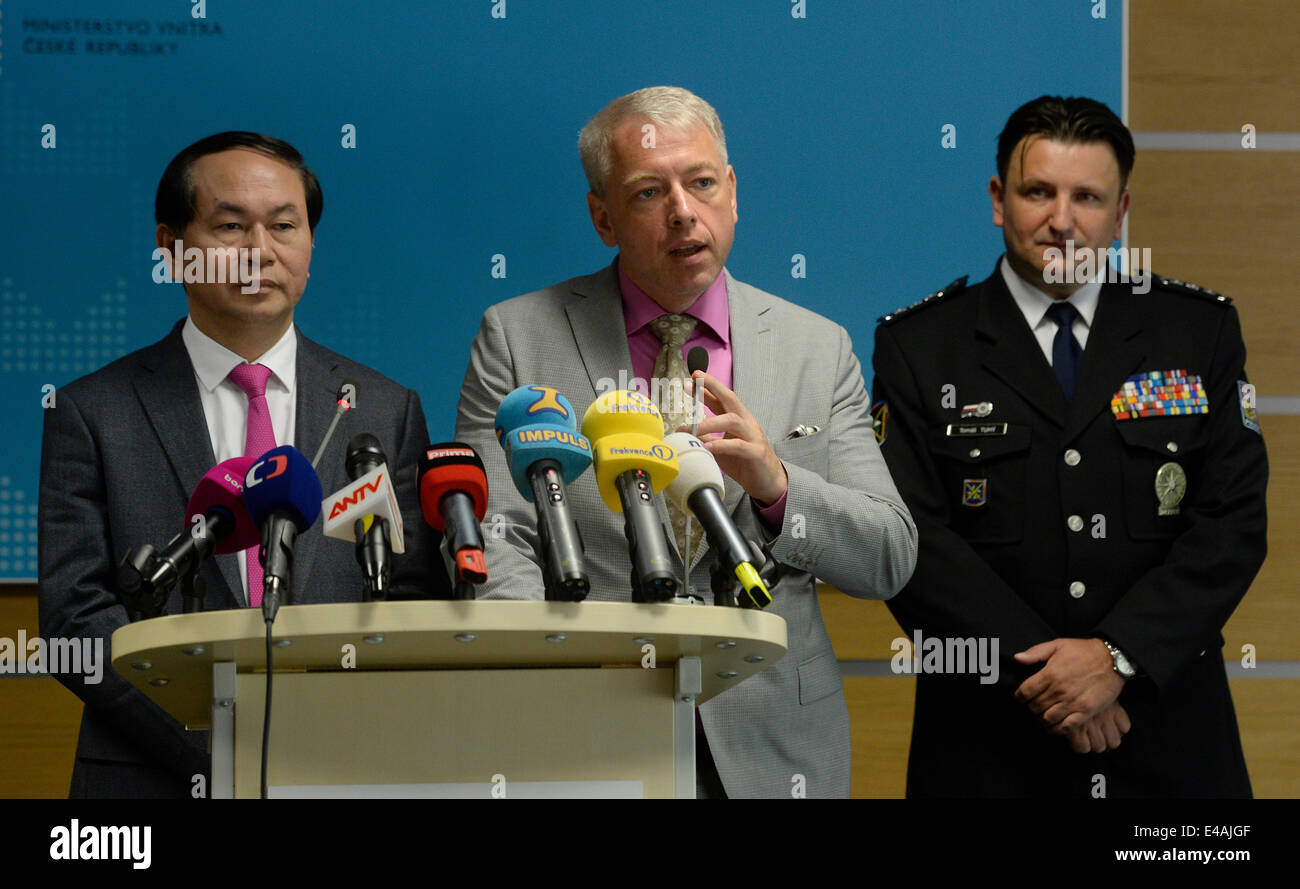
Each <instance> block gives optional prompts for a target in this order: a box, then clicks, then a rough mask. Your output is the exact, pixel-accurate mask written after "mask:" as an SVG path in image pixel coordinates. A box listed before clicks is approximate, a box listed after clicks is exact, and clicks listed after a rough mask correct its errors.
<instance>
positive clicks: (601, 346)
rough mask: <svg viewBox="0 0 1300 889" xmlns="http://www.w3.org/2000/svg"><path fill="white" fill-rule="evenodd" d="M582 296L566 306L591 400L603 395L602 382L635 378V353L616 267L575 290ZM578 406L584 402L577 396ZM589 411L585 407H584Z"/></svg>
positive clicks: (610, 268)
mask: <svg viewBox="0 0 1300 889" xmlns="http://www.w3.org/2000/svg"><path fill="white" fill-rule="evenodd" d="M574 293H575V294H576V295H577V296H579V297H580V298H579V299H576V300H574V301H572V302H570V303H569V304H568V305H567V306H565V313H566V314H567V315H568V317H569V327H570V328H571V329H572V331H573V341H574V342H575V343H576V344H577V347H578V355H579V357H580V358H581V359H582V364H583V367H584V368H585V369H586V371H587V377H588V379H589V380H590V381H591V397H590V399H589V400H590V401H594V400H595V398H596V395H597V394H598V393H599V392H600V388H599V387H598V383H599V382H600V381H601V380H618V379H619V371H622V372H623V376H624V377H625V378H630V376H631V375H632V353H631V351H630V350H629V349H628V347H627V325H626V323H625V322H624V320H623V298H622V295H621V294H620V293H619V289H618V272H617V271H616V266H614V265H610V266H608V267H606V268H605V269H603V270H602V271H600V272H598V273H596V274H595V275H592V276H591V277H590V278H588V279H586V280H584V281H583V282H581V284H580V285H579V286H578V287H575V289H574ZM566 394H570V395H571V397H574V401H575V402H576V404H575V407H577V405H578V404H581V403H582V400H581V399H579V398H577V397H576V395H577V393H566ZM582 409H584V410H585V408H582Z"/></svg>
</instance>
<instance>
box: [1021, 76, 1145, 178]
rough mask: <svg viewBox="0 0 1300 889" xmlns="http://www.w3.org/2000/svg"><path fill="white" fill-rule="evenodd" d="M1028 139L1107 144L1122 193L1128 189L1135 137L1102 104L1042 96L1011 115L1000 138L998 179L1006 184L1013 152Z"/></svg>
mask: <svg viewBox="0 0 1300 889" xmlns="http://www.w3.org/2000/svg"><path fill="white" fill-rule="evenodd" d="M1026 136H1043V137H1044V138H1046V139H1052V140H1054V141H1057V142H1076V143H1077V142H1105V143H1106V144H1108V145H1109V146H1110V147H1111V149H1112V150H1113V151H1114V152H1115V159H1116V160H1117V161H1119V189H1120V191H1121V192H1122V191H1123V190H1124V189H1125V188H1127V187H1128V174H1129V173H1130V172H1132V170H1133V155H1134V154H1135V153H1136V149H1134V147H1133V134H1132V133H1130V132H1129V131H1128V127H1126V126H1124V122H1123V121H1122V120H1120V119H1119V118H1118V117H1116V116H1115V112H1114V111H1111V110H1110V109H1109V108H1107V107H1106V106H1105V105H1103V104H1102V103H1100V102H1098V101H1096V100H1094V99H1085V98H1083V97H1081V96H1071V97H1070V98H1068V99H1063V98H1061V97H1060V96H1039V97H1038V98H1037V99H1034V100H1033V101H1032V102H1026V103H1025V104H1023V105H1021V106H1020V107H1019V108H1017V109H1016V110H1015V111H1014V112H1012V114H1011V117H1009V118H1008V119H1007V125H1006V126H1005V127H1003V128H1002V134H1001V135H999V136H998V177H999V178H1000V179H1001V180H1002V182H1003V183H1004V184H1005V183H1006V181H1007V166H1008V165H1009V163H1010V161H1011V152H1012V151H1014V150H1015V147H1016V146H1017V145H1019V144H1020V140H1021V139H1023V138H1025V137H1026Z"/></svg>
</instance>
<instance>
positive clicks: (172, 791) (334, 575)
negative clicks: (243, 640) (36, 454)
mask: <svg viewBox="0 0 1300 889" xmlns="http://www.w3.org/2000/svg"><path fill="white" fill-rule="evenodd" d="M182 323H184V322H183V321H182V322H181V323H178V324H177V325H176V326H175V327H174V328H173V329H172V332H171V333H170V334H169V335H168V336H167V337H166V338H165V339H163V340H162V341H161V342H159V343H156V344H155V345H153V346H149V347H147V348H144V349H141V350H139V351H137V352H133V353H132V354H130V355H127V356H125V357H123V358H121V359H119V360H117V361H115V362H113V363H112V364H110V365H108V366H107V367H105V368H103V369H102V370H99V371H97V372H95V373H93V374H90V375H89V376H86V377H82V378H81V379H79V380H76V381H74V382H72V383H69V384H68V385H66V386H63V387H61V388H60V389H58V390H57V391H56V393H55V407H53V408H51V409H48V410H46V411H45V435H44V441H43V444H42V451H41V489H40V543H39V547H40V590H39V595H40V626H41V634H42V636H45V637H47V638H48V637H51V636H59V637H95V636H98V637H101V638H103V639H104V653H105V660H106V661H111V660H112V653H111V647H110V640H111V637H112V634H113V631H114V630H115V629H117V628H118V627H120V626H122V625H123V624H125V623H126V622H127V614H126V610H125V608H124V607H123V606H122V605H121V604H120V600H119V598H118V594H117V588H116V568H117V566H118V564H119V563H120V562H121V561H122V557H123V556H124V555H126V554H127V553H128V552H129V551H130V550H131V549H133V548H134V547H136V546H138V545H140V544H142V543H152V544H153V545H154V546H155V547H159V548H161V547H162V545H164V544H166V543H167V541H169V540H170V539H171V538H172V536H173V535H174V534H176V532H177V531H179V530H180V529H181V527H182V525H183V524H184V521H185V507H186V504H187V503H188V501H189V497H190V494H191V493H192V492H193V490H194V487H195V485H196V484H197V483H198V481H199V479H200V478H202V477H203V475H204V473H206V472H207V471H208V470H209V469H211V468H212V467H213V466H214V465H215V464H216V462H217V461H216V458H215V456H214V455H213V453H212V445H211V439H210V437H209V434H208V427H207V422H206V420H205V419H204V415H203V407H202V404H201V403H200V401H199V390H198V382H197V381H196V380H195V377H194V370H193V368H192V366H191V364H190V360H189V353H188V352H187V351H186V349H185V344H184V342H183V341H182V339H181V333H180V331H181V324H182ZM297 360H298V364H297V375H298V378H297V405H296V412H297V413H296V421H295V426H296V438H297V441H296V442H294V444H295V445H296V446H297V447H298V448H299V450H302V451H303V452H305V453H306V454H307V456H308V458H310V457H312V456H314V455H315V452H316V449H317V448H318V447H319V445H320V442H321V440H322V439H323V438H324V437H325V430H326V428H327V427H328V426H329V423H330V420H331V419H333V415H334V411H335V405H336V401H335V399H336V398H337V393H338V391H339V388H340V386H341V384H342V383H343V382H344V381H345V380H351V381H354V382H355V384H356V387H357V407H356V408H355V409H354V410H350V411H348V412H347V413H346V414H344V416H343V418H342V419H341V420H340V422H339V425H338V428H337V429H336V430H335V431H334V436H333V438H332V439H331V440H330V444H329V447H328V448H327V449H326V450H325V453H324V454H323V455H322V456H321V460H320V464H319V466H318V467H317V470H318V473H319V475H320V479H321V485H322V487H323V488H324V490H325V492H326V493H327V494H328V493H330V492H332V491H335V490H338V489H339V488H341V487H342V486H343V485H344V484H346V483H347V480H348V478H347V472H346V469H345V456H346V449H347V443H348V441H349V440H350V439H351V438H352V437H353V436H354V435H356V434H358V433H360V432H369V433H371V434H373V435H374V436H376V437H377V438H378V439H379V441H380V443H381V444H382V445H383V447H384V450H385V453H386V454H387V455H388V458H389V465H390V466H391V467H392V468H393V480H394V482H395V483H396V485H397V494H398V499H399V501H400V503H401V506H402V521H403V528H404V531H405V538H406V540H405V542H406V552H405V553H404V554H402V555H399V556H395V557H394V565H393V583H394V597H399V596H400V597H423V596H434V597H449V595H450V591H449V585H448V582H447V579H446V571H445V569H444V567H443V565H442V563H441V559H440V557H439V556H438V546H439V543H440V538H439V536H438V535H437V534H436V533H435V532H434V531H433V530H432V529H431V528H430V527H429V526H428V525H427V524H426V523H425V521H424V519H423V518H422V517H421V515H420V508H419V503H418V501H417V499H416V492H415V469H414V464H415V462H416V459H417V457H418V454H419V453H420V449H421V448H423V447H424V446H426V445H427V444H428V441H429V439H428V434H429V433H428V429H427V427H426V426H425V420H424V412H423V410H422V409H421V407H420V400H419V396H418V395H416V394H415V393H414V392H412V391H410V390H409V389H405V388H403V387H401V386H399V385H398V384H396V383H394V382H393V381H392V380H389V379H387V378H386V377H383V376H381V375H380V374H378V373H376V372H375V371H373V370H371V369H369V368H367V367H365V366H363V365H360V364H357V363H356V362H353V361H349V360H348V359H346V358H344V357H343V356H341V355H338V354H336V353H334V352H331V351H330V350H328V349H325V348H323V347H322V346H319V345H317V344H315V343H313V342H311V341H310V340H308V339H306V338H305V337H303V336H302V334H301V333H299V334H298V359H297ZM321 527H322V523H321V522H320V521H317V522H316V524H315V525H313V526H312V528H311V529H310V530H309V531H307V532H306V533H305V534H303V535H301V536H300V537H299V538H298V542H297V546H296V548H295V555H294V575H293V591H294V600H293V601H294V602H295V603H296V604H308V603H316V602H344V601H359V600H360V598H361V585H362V581H361V569H360V568H359V567H358V565H357V562H356V557H355V554H354V551H353V547H352V546H350V545H349V544H347V543H345V542H343V541H340V540H329V541H326V540H325V538H324V536H323V535H322V534H321ZM237 558H238V556H236V555H225V556H216V557H214V558H212V559H209V560H208V561H207V562H206V563H205V564H204V565H203V567H202V576H203V578H204V580H205V581H206V583H207V592H206V597H205V601H204V607H205V609H208V610H213V609H222V608H236V607H240V605H241V604H242V601H243V591H242V589H241V584H240V581H239V568H238V565H237V562H236V559H237ZM180 610H181V604H180V594H179V592H178V591H176V592H173V595H172V599H171V602H170V603H169V605H168V609H167V611H168V613H171V614H175V613H179V612H180ZM59 679H60V681H62V682H63V683H64V684H65V685H66V686H67V687H68V688H69V689H71V690H72V691H73V693H75V694H76V695H77V696H78V697H80V698H81V699H82V700H83V701H85V704H86V706H85V708H84V711H83V713H82V721H81V735H80V737H79V739H78V742H77V761H76V764H75V766H74V769H73V777H72V795H73V796H96V797H98V796H175V795H189V794H190V789H191V779H192V776H193V775H195V774H202V773H206V772H207V770H208V754H207V752H206V745H207V737H206V732H190V731H186V730H185V729H184V727H183V726H181V724H180V723H178V722H176V720H174V719H172V718H171V717H170V716H168V715H167V714H166V713H164V712H163V711H162V710H161V709H160V708H159V707H158V706H157V705H156V704H154V703H153V702H152V701H150V700H149V699H148V698H147V697H145V695H144V694H142V693H141V692H139V691H137V690H136V689H135V688H134V687H132V686H131V685H130V684H128V683H127V681H126V680H125V679H123V678H122V677H121V676H119V675H118V674H117V673H115V672H113V670H112V668H111V667H107V668H106V669H105V671H104V677H103V681H102V682H101V683H99V684H95V685H91V684H89V683H85V682H84V681H82V678H81V677H76V676H60V677H59Z"/></svg>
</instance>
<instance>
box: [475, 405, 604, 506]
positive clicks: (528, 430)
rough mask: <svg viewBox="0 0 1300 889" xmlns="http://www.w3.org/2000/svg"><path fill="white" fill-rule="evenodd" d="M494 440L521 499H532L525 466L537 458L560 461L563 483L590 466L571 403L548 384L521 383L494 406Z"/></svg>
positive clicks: (588, 444) (585, 446)
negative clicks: (531, 384)
mask: <svg viewBox="0 0 1300 889" xmlns="http://www.w3.org/2000/svg"><path fill="white" fill-rule="evenodd" d="M496 432H497V442H498V443H499V444H500V445H501V447H502V449H504V450H505V452H506V463H507V464H508V465H509V467H510V478H511V480H513V481H514V483H515V487H516V488H517V489H518V490H519V493H520V494H521V495H522V496H523V498H524V499H525V500H527V501H529V502H530V503H531V502H532V500H533V488H532V485H531V484H529V481H528V468H529V467H530V466H532V465H533V464H534V463H536V462H538V461H539V460H554V461H556V462H557V463H559V464H560V472H561V474H562V475H563V476H564V481H565V483H566V484H567V483H569V482H572V481H573V480H574V479H576V478H577V477H578V476H580V475H582V473H583V472H585V471H586V469H587V467H588V466H590V465H591V444H590V443H589V442H588V441H587V439H585V438H583V437H582V435H581V434H580V433H579V432H578V416H577V414H576V413H575V412H574V410H573V404H572V403H571V402H570V401H569V399H568V398H566V397H565V396H564V395H563V394H562V393H560V392H559V391H557V390H555V389H552V388H550V387H549V386H520V387H519V388H518V389H516V390H515V391H513V392H511V393H510V394H509V395H507V396H506V397H505V398H503V399H501V406H500V407H499V408H497V419H496Z"/></svg>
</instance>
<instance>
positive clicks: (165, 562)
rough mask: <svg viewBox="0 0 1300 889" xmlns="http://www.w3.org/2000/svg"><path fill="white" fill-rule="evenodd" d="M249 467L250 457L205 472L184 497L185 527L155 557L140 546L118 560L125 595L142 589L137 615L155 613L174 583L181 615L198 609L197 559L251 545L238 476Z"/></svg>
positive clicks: (252, 530) (253, 531) (251, 528)
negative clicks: (179, 590) (182, 602)
mask: <svg viewBox="0 0 1300 889" xmlns="http://www.w3.org/2000/svg"><path fill="white" fill-rule="evenodd" d="M252 464H253V460H252V458H251V457H232V458H231V459H229V460H225V461H222V462H221V463H218V464H217V465H216V466H214V467H212V468H211V469H209V470H208V471H207V473H206V474H204V476H203V478H201V479H200V480H199V483H198V485H196V486H195V488H194V493H193V494H192V495H190V502H189V505H188V506H186V508H185V515H186V516H187V517H188V520H187V521H186V523H185V528H184V529H182V530H181V532H180V533H179V534H177V535H176V536H175V537H173V538H172V539H171V541H170V542H169V543H168V544H167V546H166V548H164V549H163V551H162V552H161V553H157V552H156V551H155V550H154V548H153V547H152V546H147V545H146V546H143V547H140V548H138V549H137V550H135V551H134V552H132V553H131V554H129V555H128V556H127V558H126V559H125V560H124V561H123V566H122V569H121V570H120V571H119V574H118V578H119V582H120V583H121V585H122V587H123V588H124V589H125V591H126V592H127V593H128V594H129V595H131V596H133V597H135V596H137V595H138V594H139V591H140V590H141V588H144V587H147V588H148V593H147V594H146V599H145V601H144V602H143V603H142V604H143V605H144V607H143V608H138V609H136V610H137V611H139V612H140V613H141V614H142V615H143V614H144V613H146V612H147V613H155V614H161V613H162V606H163V605H165V603H166V600H167V596H168V594H169V593H170V592H171V589H172V587H174V586H175V585H176V584H177V582H178V581H180V582H182V591H183V592H184V593H185V611H186V612H187V613H190V612H194V611H198V610H200V608H201V606H202V600H203V596H202V592H201V591H199V590H198V589H196V583H197V581H198V578H197V576H196V575H195V572H196V569H197V568H198V566H199V565H200V564H202V562H203V560H204V559H206V558H207V557H208V556H210V555H212V554H213V553H216V554H218V555H221V554H225V553H233V552H240V551H242V550H245V549H248V547H250V546H255V545H256V544H257V542H258V540H259V536H258V532H257V526H256V525H254V524H253V519H252V517H251V516H249V514H248V509H247V507H245V505H244V496H243V495H244V475H245V474H246V473H247V472H248V468H249V467H250V466H252ZM196 516H197V517H199V518H200V520H199V521H197V522H196V521H194V518H195V517H196Z"/></svg>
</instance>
